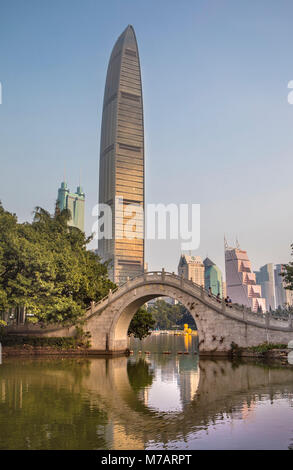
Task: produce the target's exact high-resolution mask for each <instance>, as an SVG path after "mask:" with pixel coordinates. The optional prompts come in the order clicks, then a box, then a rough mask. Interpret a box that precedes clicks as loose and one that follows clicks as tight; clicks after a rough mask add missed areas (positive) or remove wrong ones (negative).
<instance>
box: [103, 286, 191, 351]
mask: <svg viewBox="0 0 293 470" xmlns="http://www.w3.org/2000/svg"><path fill="white" fill-rule="evenodd" d="M164 297H165V298H167V297H169V298H172V299H174V300H176V301H178V303H180V304H181V305H183V307H184V308H185V309H186V310H187V311H188V312H189V314H190V316H191V317H192V319H193V320H194V324H195V328H196V329H197V330H198V331H199V328H198V322H197V318H196V310H197V309H196V306H194V305H191V303H190V302H188V299H184V298H182V296H181V295H179V294H178V295H176V293H175V292H172V295H170V294H163V293H162V292H157V293H152V294H146V293H145V292H144V293H143V294H142V295H139V293H138V292H136V293H135V298H134V299H132V300H131V301H130V302H128V303H126V304H125V305H123V307H122V308H121V309H119V311H118V312H117V314H116V316H115V318H114V320H113V324H112V328H111V331H110V336H109V346H110V347H111V349H113V350H123V349H127V347H128V328H129V325H130V323H131V320H132V318H133V317H134V315H135V313H136V312H137V311H138V310H139V308H141V307H142V306H143V305H145V304H146V303H147V302H149V301H150V300H154V299H159V298H161V299H164ZM197 306H199V304H197ZM190 307H191V308H190ZM192 310H194V311H192ZM193 328H194V326H193Z"/></svg>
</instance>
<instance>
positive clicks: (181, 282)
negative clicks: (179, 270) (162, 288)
mask: <svg viewBox="0 0 293 470" xmlns="http://www.w3.org/2000/svg"><path fill="white" fill-rule="evenodd" d="M183 279H184V278H183V274H181V277H180V287H183Z"/></svg>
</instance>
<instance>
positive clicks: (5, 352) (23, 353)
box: [2, 344, 127, 357]
mask: <svg viewBox="0 0 293 470" xmlns="http://www.w3.org/2000/svg"><path fill="white" fill-rule="evenodd" d="M125 355H127V353H126V352H125V351H117V352H112V351H111V352H110V351H100V350H97V349H88V348H82V347H81V348H68V349H65V348H57V347H52V346H31V345H29V344H25V345H23V346H2V356H3V357H11V356H14V357H18V356H20V357H31V356H59V357H60V356H61V357H62V356H64V357H65V356H66V357H67V356H101V357H105V356H111V357H112V356H125Z"/></svg>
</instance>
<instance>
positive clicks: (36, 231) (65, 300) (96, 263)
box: [0, 204, 115, 324]
mask: <svg viewBox="0 0 293 470" xmlns="http://www.w3.org/2000/svg"><path fill="white" fill-rule="evenodd" d="M69 219H70V212H69V211H68V210H63V211H62V212H60V210H59V209H58V206H57V205H56V210H55V213H54V215H51V214H49V212H47V211H45V210H44V209H42V208H40V207H37V208H36V209H35V211H34V217H33V221H32V223H28V222H25V223H19V222H18V220H17V217H16V215H15V214H11V213H9V212H8V211H6V210H5V209H4V208H3V206H2V205H1V204H0V312H2V319H3V320H5V315H7V312H9V314H10V313H11V312H15V313H16V315H17V313H18V312H19V311H20V310H22V311H25V312H26V314H28V315H29V317H28V318H33V320H34V321H38V322H42V323H44V324H48V323H62V324H77V323H78V322H80V321H81V320H82V318H83V316H84V314H85V309H86V308H87V307H88V306H89V304H90V302H91V301H92V300H94V301H98V300H99V299H101V298H102V297H104V296H106V295H107V293H108V291H109V289H111V288H113V287H115V285H114V284H113V283H112V282H111V281H110V280H109V278H108V274H107V266H106V264H103V263H101V262H100V259H99V257H98V256H97V255H96V254H95V253H94V252H93V251H90V250H87V245H88V243H89V242H90V241H91V237H88V238H87V237H86V235H85V234H84V233H83V232H81V231H80V230H79V229H77V228H75V227H70V226H69V225H68V221H69ZM3 313H4V315H3Z"/></svg>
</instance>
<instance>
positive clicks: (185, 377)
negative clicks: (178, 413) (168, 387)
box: [178, 357, 199, 406]
mask: <svg viewBox="0 0 293 470" xmlns="http://www.w3.org/2000/svg"><path fill="white" fill-rule="evenodd" d="M181 359H182V360H181V361H180V363H179V375H178V385H179V388H180V398H181V402H182V405H183V406H185V405H187V404H188V403H190V402H191V401H192V400H193V398H194V397H195V395H196V392H197V389H198V385H199V369H198V363H197V360H196V359H195V358H194V357H190V358H187V357H184V358H181Z"/></svg>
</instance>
